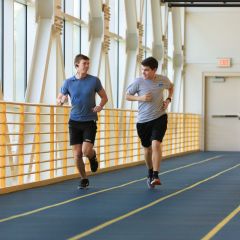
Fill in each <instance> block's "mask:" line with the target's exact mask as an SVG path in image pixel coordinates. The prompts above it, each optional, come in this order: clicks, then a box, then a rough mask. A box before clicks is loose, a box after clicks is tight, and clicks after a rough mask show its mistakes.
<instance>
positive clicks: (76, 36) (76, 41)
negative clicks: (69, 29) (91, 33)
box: [73, 25, 81, 71]
mask: <svg viewBox="0 0 240 240" xmlns="http://www.w3.org/2000/svg"><path fill="white" fill-rule="evenodd" d="M80 46H81V45H80V27H79V26H78V25H74V26H73V56H76V55H77V54H79V53H80V52H81V48H80ZM73 68H74V71H75V67H74V66H73Z"/></svg>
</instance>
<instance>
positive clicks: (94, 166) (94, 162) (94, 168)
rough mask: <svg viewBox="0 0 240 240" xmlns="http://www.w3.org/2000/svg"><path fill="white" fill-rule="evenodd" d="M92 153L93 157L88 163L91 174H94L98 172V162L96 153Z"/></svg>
mask: <svg viewBox="0 0 240 240" xmlns="http://www.w3.org/2000/svg"><path fill="white" fill-rule="evenodd" d="M93 151H94V156H93V157H92V158H89V162H90V168H91V171H92V172H96V171H97V170H98V161H97V156H96V152H95V150H93Z"/></svg>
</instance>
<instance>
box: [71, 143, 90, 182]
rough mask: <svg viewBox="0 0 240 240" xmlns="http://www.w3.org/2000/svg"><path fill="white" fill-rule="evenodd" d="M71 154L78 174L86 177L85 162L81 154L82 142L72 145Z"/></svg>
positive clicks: (83, 177)
mask: <svg viewBox="0 0 240 240" xmlns="http://www.w3.org/2000/svg"><path fill="white" fill-rule="evenodd" d="M73 156H74V160H75V163H76V166H77V169H78V172H79V175H80V177H81V178H82V179H86V178H87V175H86V172H85V164H84V162H83V158H82V157H83V154H82V144H76V145H73Z"/></svg>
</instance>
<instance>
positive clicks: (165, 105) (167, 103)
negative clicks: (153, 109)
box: [163, 99, 170, 110]
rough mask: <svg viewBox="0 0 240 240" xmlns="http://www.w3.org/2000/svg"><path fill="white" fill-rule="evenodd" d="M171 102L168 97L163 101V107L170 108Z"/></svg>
mask: <svg viewBox="0 0 240 240" xmlns="http://www.w3.org/2000/svg"><path fill="white" fill-rule="evenodd" d="M169 103H170V100H169V99H166V100H165V101H163V109H164V110H166V109H167V108H168V105H169Z"/></svg>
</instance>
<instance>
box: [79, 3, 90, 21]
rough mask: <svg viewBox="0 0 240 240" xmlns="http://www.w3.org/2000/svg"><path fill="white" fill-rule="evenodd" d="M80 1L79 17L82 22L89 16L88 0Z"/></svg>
mask: <svg viewBox="0 0 240 240" xmlns="http://www.w3.org/2000/svg"><path fill="white" fill-rule="evenodd" d="M80 1H81V19H82V20H83V21H84V22H88V17H89V11H90V10H89V1H86V0H80Z"/></svg>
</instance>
